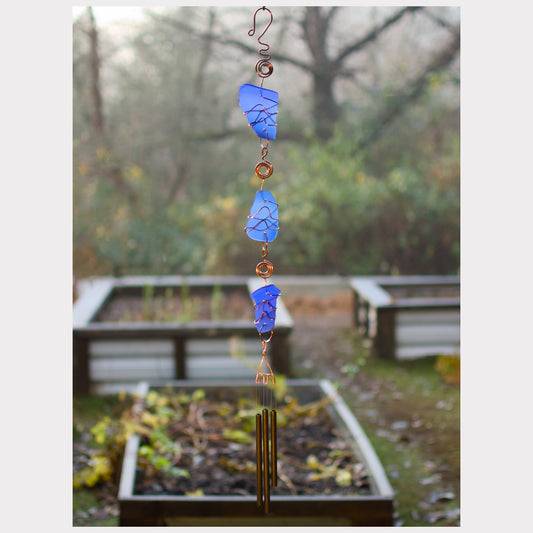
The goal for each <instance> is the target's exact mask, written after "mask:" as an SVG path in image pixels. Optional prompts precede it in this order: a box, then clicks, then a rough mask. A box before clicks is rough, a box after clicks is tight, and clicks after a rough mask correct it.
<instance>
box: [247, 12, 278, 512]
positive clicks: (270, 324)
mask: <svg viewBox="0 0 533 533" xmlns="http://www.w3.org/2000/svg"><path fill="white" fill-rule="evenodd" d="M259 11H266V12H267V13H268V14H269V15H270V21H269V23H268V25H267V26H266V28H265V29H264V31H263V33H261V35H259V37H258V38H257V42H258V43H259V44H260V45H261V46H262V48H260V49H259V51H258V53H259V56H260V59H259V61H257V63H256V65H255V72H256V74H257V76H258V77H259V78H260V80H261V83H260V85H259V86H257V85H250V84H244V85H241V87H240V89H239V105H240V107H241V109H242V110H243V112H244V114H245V116H246V118H247V119H248V124H249V126H250V127H251V128H252V129H253V131H254V132H255V134H256V135H257V136H258V137H259V139H260V148H261V160H260V161H259V163H257V165H256V166H255V175H256V176H257V177H258V178H259V179H260V180H261V188H260V190H259V191H257V193H256V195H255V199H254V202H253V204H252V207H251V209H250V214H249V215H248V221H247V223H246V228H245V231H246V234H247V235H248V237H250V239H253V240H254V241H259V242H261V243H262V249H261V257H262V260H261V261H260V262H259V263H258V264H257V267H256V269H255V272H256V274H257V275H258V276H259V277H260V278H262V279H263V280H264V282H265V285H264V286H262V287H260V288H259V289H257V290H255V291H254V292H253V293H252V294H251V297H252V300H253V302H254V310H255V320H254V324H255V327H256V328H257V331H258V333H259V337H260V339H261V344H262V355H261V361H260V363H259V367H258V369H257V374H256V377H255V382H256V384H257V385H258V386H259V387H261V388H262V389H263V390H262V394H261V395H260V396H261V398H262V400H261V404H262V407H260V408H259V410H260V412H258V413H257V414H256V421H255V424H256V428H255V429H256V431H255V432H256V462H257V465H256V469H257V505H258V507H263V509H264V512H265V514H266V513H268V512H269V507H270V488H271V486H276V484H277V424H276V410H275V409H273V408H272V396H270V398H268V394H265V393H264V392H263V391H264V390H265V389H268V390H270V392H271V389H269V387H268V386H269V385H273V384H274V383H275V382H276V377H275V375H274V372H273V370H272V367H271V365H270V363H269V361H268V356H267V349H268V343H269V342H270V340H271V339H272V335H273V333H274V323H275V320H276V302H277V298H278V296H279V294H280V290H279V289H278V288H277V287H276V286H275V285H273V284H269V283H268V279H269V278H270V277H271V276H272V273H273V272H274V266H273V265H272V263H271V262H270V261H269V260H268V259H267V255H268V245H269V243H271V242H272V241H273V240H274V239H275V238H276V236H277V234H278V229H279V224H278V204H277V202H276V200H275V199H274V196H273V195H272V193H270V192H269V191H267V190H265V189H264V184H265V180H266V179H268V178H270V176H271V175H272V173H273V171H274V167H273V165H272V163H270V162H269V161H268V160H267V159H266V158H267V156H268V146H269V142H270V141H271V140H274V139H275V138H276V125H277V123H276V117H277V113H278V102H279V98H278V93H277V92H275V91H271V90H269V89H265V88H263V81H264V80H265V78H268V77H269V76H270V75H271V74H272V71H273V69H274V68H273V66H272V63H271V62H270V59H271V56H270V55H269V54H268V50H269V49H270V46H269V45H268V44H266V43H264V42H262V41H261V38H262V37H263V35H265V33H266V31H267V30H268V28H269V27H270V25H271V24H272V20H273V16H272V12H271V11H270V10H269V9H267V8H266V7H261V8H259V9H257V11H256V12H255V13H254V19H253V28H252V29H251V30H250V31H249V32H248V35H249V36H250V37H253V36H254V34H255V32H256V16H257V13H258V12H259ZM258 397H259V395H258ZM258 403H259V401H258Z"/></svg>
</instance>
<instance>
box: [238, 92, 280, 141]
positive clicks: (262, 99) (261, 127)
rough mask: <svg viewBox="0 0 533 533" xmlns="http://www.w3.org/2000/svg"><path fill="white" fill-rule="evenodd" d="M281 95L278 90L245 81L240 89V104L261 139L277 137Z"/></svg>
mask: <svg viewBox="0 0 533 533" xmlns="http://www.w3.org/2000/svg"><path fill="white" fill-rule="evenodd" d="M278 102H279V95H278V93H277V92H276V91H271V90H269V89H263V87H257V86H256V85H250V84H249V83H245V84H244V85H241V87H240V89H239V105H240V106H241V109H242V110H243V111H244V114H245V115H246V118H247V119H248V124H250V126H251V127H252V129H253V130H254V131H255V133H256V134H257V136H258V137H259V138H261V139H268V140H273V139H275V138H276V115H277V114H278Z"/></svg>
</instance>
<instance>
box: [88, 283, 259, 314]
mask: <svg viewBox="0 0 533 533" xmlns="http://www.w3.org/2000/svg"><path fill="white" fill-rule="evenodd" d="M196 320H216V321H231V320H253V302H252V300H251V298H250V296H249V295H248V294H247V293H246V292H245V291H240V290H234V291H229V290H216V289H213V290H211V291H207V290H204V291H198V290H191V291H190V293H187V294H182V293H181V291H180V289H179V288H178V289H176V290H172V289H168V290H167V291H165V292H163V293H159V294H153V295H152V294H148V295H146V294H145V295H142V294H138V295H135V294H118V295H116V296H113V297H112V298H111V300H110V301H109V302H107V303H106V304H105V306H104V307H103V309H102V310H101V311H100V312H99V313H98V315H97V317H96V319H95V322H148V321H153V322H190V321H196Z"/></svg>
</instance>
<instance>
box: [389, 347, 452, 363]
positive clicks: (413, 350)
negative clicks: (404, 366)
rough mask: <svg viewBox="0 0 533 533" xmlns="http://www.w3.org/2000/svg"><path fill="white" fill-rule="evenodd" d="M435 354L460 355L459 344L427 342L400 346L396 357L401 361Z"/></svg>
mask: <svg viewBox="0 0 533 533" xmlns="http://www.w3.org/2000/svg"><path fill="white" fill-rule="evenodd" d="M433 355H460V351H459V346H455V345H453V344H426V345H423V346H413V345H408V346H398V347H397V348H396V358H397V359H398V360H400V361H402V360H407V359H418V358H419V357H427V356H433Z"/></svg>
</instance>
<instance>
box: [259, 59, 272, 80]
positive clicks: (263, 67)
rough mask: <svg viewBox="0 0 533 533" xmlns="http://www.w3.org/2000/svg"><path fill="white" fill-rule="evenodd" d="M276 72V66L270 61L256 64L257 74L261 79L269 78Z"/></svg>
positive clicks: (261, 60) (260, 61) (261, 61)
mask: <svg viewBox="0 0 533 533" xmlns="http://www.w3.org/2000/svg"><path fill="white" fill-rule="evenodd" d="M273 71H274V66H273V65H272V63H271V62H270V61H269V60H268V59H260V60H259V61H258V62H257V63H256V64H255V72H256V74H257V75H258V76H259V77H260V78H268V77H269V76H270V75H271V74H272V72H273Z"/></svg>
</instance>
